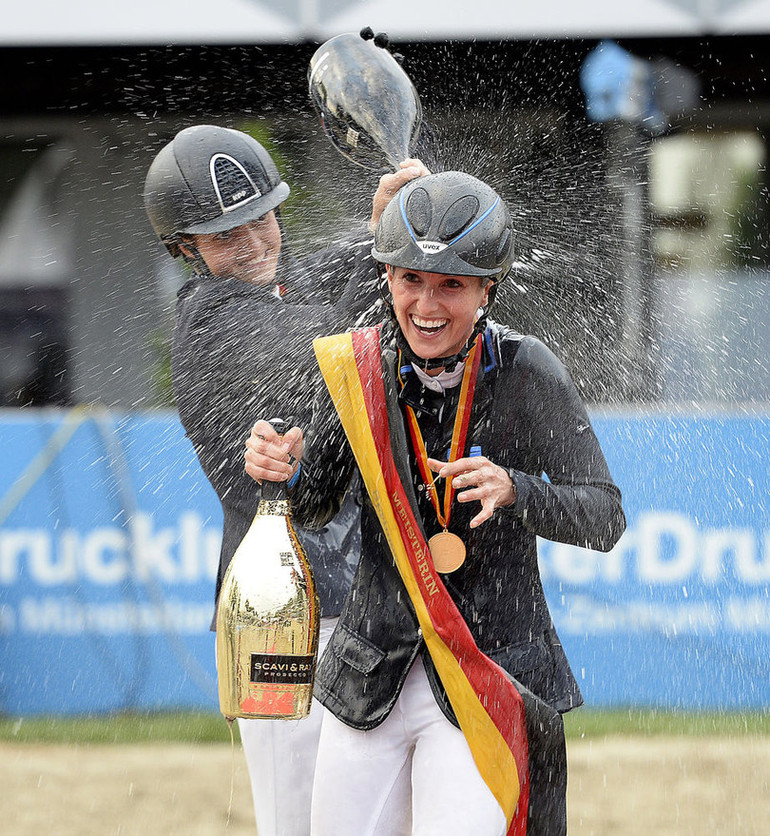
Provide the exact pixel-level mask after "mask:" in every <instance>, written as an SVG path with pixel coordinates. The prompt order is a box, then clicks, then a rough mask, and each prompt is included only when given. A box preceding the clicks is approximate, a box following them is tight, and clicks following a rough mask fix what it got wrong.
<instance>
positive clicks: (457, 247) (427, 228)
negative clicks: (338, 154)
mask: <svg viewBox="0 0 770 836" xmlns="http://www.w3.org/2000/svg"><path fill="white" fill-rule="evenodd" d="M372 256H373V258H374V259H375V260H376V261H379V262H380V263H382V264H389V265H391V266H392V267H404V268H406V269H409V270H420V271H424V272H427V273H442V274H444V275H448V276H481V277H485V278H489V279H491V280H493V281H500V280H501V279H504V278H505V277H506V275H507V274H508V273H509V271H510V268H511V262H512V258H513V229H512V222H511V216H510V214H509V212H508V208H507V206H506V205H505V202H504V201H503V199H502V198H501V197H500V196H499V195H498V194H497V192H495V190H494V189H492V188H491V187H490V186H488V185H487V184H486V183H483V182H482V181H481V180H478V179H477V178H476V177H472V176H471V175H470V174H465V173H464V172H461V171H443V172H440V173H438V174H430V175H428V176H426V177H420V178H418V179H416V180H410V181H409V182H408V183H407V184H406V185H405V186H404V187H403V188H401V189H400V190H399V192H398V194H397V195H396V196H395V197H394V198H393V200H391V201H390V203H389V204H388V205H387V207H386V208H385V211H384V212H383V213H382V216H381V218H380V221H379V223H378V224H377V231H376V233H375V236H374V247H373V248H372Z"/></svg>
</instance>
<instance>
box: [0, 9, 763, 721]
mask: <svg viewBox="0 0 770 836" xmlns="http://www.w3.org/2000/svg"><path fill="white" fill-rule="evenodd" d="M0 10H2V11H3V25H2V27H0V73H2V77H3V79H4V82H3V84H2V85H0V404H1V405H2V406H3V407H5V409H3V410H2V412H1V413H0V440H1V441H2V445H3V450H4V455H3V460H2V464H0V714H7V715H29V714H50V713H64V714H82V713H99V712H110V711H116V710H123V709H137V708H138V709H157V708H162V709H166V708H178V707H185V708H202V709H207V710H209V709H210V710H214V711H215V710H216V697H215V685H214V671H213V642H212V638H211V636H210V634H209V632H208V625H209V620H210V617H211V612H212V607H213V604H212V597H213V585H214V577H215V572H216V558H217V552H218V530H219V525H220V519H221V517H220V511H219V507H218V503H217V501H216V497H215V496H214V494H213V492H212V491H211V489H210V487H209V486H208V484H207V483H206V481H205V479H204V478H203V476H202V474H201V473H200V471H199V469H198V466H197V462H196V461H195V458H194V455H193V453H192V449H191V447H190V445H189V444H188V442H187V441H186V439H185V438H184V435H183V432H182V430H181V428H180V426H179V423H178V419H177V418H176V416H175V414H174V411H173V403H172V402H171V398H170V390H169V381H168V342H169V336H170V333H171V329H172V327H173V306H174V296H175V292H176V290H177V288H178V287H179V286H180V284H181V282H182V281H183V280H184V276H183V275H182V273H181V271H180V268H179V265H177V264H175V263H173V262H172V261H171V259H170V258H169V257H168V256H167V253H166V251H165V249H164V248H163V247H162V246H161V245H160V244H159V243H158V242H157V241H156V240H155V238H154V236H153V234H152V231H151V229H150V226H149V223H148V222H147V220H146V217H145V215H144V210H143V206H142V200H141V192H142V186H143V182H144V176H145V173H146V171H147V168H148V166H149V164H150V162H151V160H152V158H153V156H154V155H155V153H156V152H157V151H158V150H159V149H160V148H161V147H162V146H163V145H164V144H165V143H166V142H167V141H168V140H170V139H171V138H172V137H173V136H174V134H175V133H176V132H177V131H178V130H179V129H181V128H183V127H185V126H187V125H190V124H195V123H201V122H213V123H217V124H222V125H226V126H230V127H236V128H239V129H241V130H247V131H249V132H251V133H253V135H254V136H256V137H257V138H258V139H259V140H260V141H261V142H263V143H264V144H265V145H267V146H268V148H269V149H270V151H271V153H272V154H273V155H274V158H275V159H276V161H277V162H278V165H279V168H281V170H282V173H283V175H284V177H285V178H286V179H287V181H288V182H289V183H290V184H291V187H292V196H291V198H290V200H289V202H288V205H287V209H286V212H285V219H286V222H287V224H288V225H289V227H290V237H291V238H292V242H293V246H295V247H296V248H297V249H298V250H312V249H313V248H316V247H318V246H321V245H325V244H327V243H328V242H329V241H331V240H333V239H335V238H336V237H338V236H339V235H340V234H341V233H342V232H344V230H345V229H347V228H348V227H352V226H353V225H354V223H355V222H357V221H360V220H361V219H365V218H366V217H368V203H369V201H370V198H371V195H372V193H373V191H374V189H375V187H376V180H377V178H376V176H374V175H372V174H369V173H367V172H365V171H363V170H362V169H357V168H356V167H355V166H354V165H353V164H351V163H349V162H348V161H347V160H345V159H343V158H342V157H341V156H339V155H338V154H337V152H336V151H334V150H333V148H332V146H331V144H330V143H329V142H328V140H327V139H326V138H325V137H324V136H323V134H322V132H321V130H320V126H319V124H318V121H317V117H316V116H315V114H314V113H313V111H312V108H311V106H310V103H309V99H308V96H307V77H306V74H307V68H308V63H309V59H310V57H311V55H312V54H313V52H314V51H315V49H316V48H317V46H318V45H319V44H320V43H321V42H322V41H324V40H325V39H327V38H328V37H331V36H333V35H335V34H339V33H340V32H344V31H358V30H359V29H361V28H362V27H363V26H365V25H369V26H371V27H372V28H373V29H374V30H375V31H377V32H379V31H385V32H387V33H388V34H389V35H390V38H391V41H392V43H393V48H394V50H395V51H397V52H400V53H402V54H403V55H404V56H405V62H404V67H405V69H406V71H407V72H408V74H409V75H410V76H411V78H412V79H413V81H414V83H415V86H416V88H417V90H418V91H419V94H420V96H421V99H422V103H423V108H424V114H425V117H426V119H427V120H428V121H429V122H430V124H431V126H432V128H433V130H434V132H435V134H436V137H437V142H438V147H439V148H440V149H442V153H443V155H444V161H445V165H446V167H451V168H459V169H463V170H466V171H469V172H470V173H473V174H475V175H477V176H480V177H482V178H483V179H486V180H488V181H489V182H490V183H491V184H492V185H494V186H495V187H496V188H497V189H498V190H499V191H500V192H501V193H502V194H503V195H504V197H505V198H506V199H507V200H508V201H509V203H510V205H511V206H512V208H513V211H514V215H515V217H516V225H517V263H516V268H515V273H514V276H513V280H512V281H511V282H509V283H508V286H507V287H505V288H504V291H505V292H503V293H501V295H500V297H499V299H500V301H499V307H498V309H497V312H496V317H495V318H497V319H499V320H501V321H504V322H506V323H508V324H510V325H511V326H513V327H515V328H517V329H518V330H521V331H524V332H527V333H533V334H535V335H537V336H538V337H540V338H541V339H543V340H545V341H546V342H547V343H548V344H549V345H550V346H551V347H552V348H553V350H554V351H555V352H556V353H557V354H558V355H559V356H560V357H561V358H562V359H563V360H564V361H565V362H566V363H567V365H568V366H569V367H570V369H571V371H572V373H573V376H574V378H575V380H576V382H577V384H578V386H579V387H580V389H581V391H582V392H583V393H584V395H585V397H586V399H587V400H588V401H589V403H590V404H591V405H592V414H593V417H594V420H595V426H596V429H597V433H598V434H599V436H600V439H601V440H602V444H603V447H604V449H605V452H606V454H607V458H608V460H609V462H610V466H611V469H612V472H613V475H614V476H615V479H616V481H617V482H618V484H619V485H620V486H621V488H622V489H623V491H624V496H625V505H626V510H627V515H628V519H629V529H628V532H627V533H626V535H625V536H624V538H623V540H622V541H621V543H620V544H619V545H618V546H617V547H616V549H615V550H613V552H612V553H611V554H610V555H597V554H594V553H591V552H587V551H585V550H580V549H575V548H567V547H563V546H557V545H555V544H542V553H541V562H542V570H543V576H544V579H545V582H546V587H547V592H548V595H549V603H550V605H551V607H552V611H553V614H554V619H555V621H556V625H557V628H558V629H559V632H560V634H561V636H562V639H563V641H564V644H565V646H566V649H567V653H568V656H569V658H570V660H571V662H572V664H573V667H574V669H575V671H576V673H577V674H578V676H579V678H580V679H581V686H582V687H583V690H584V694H585V697H586V700H587V702H588V703H589V704H592V705H595V706H596V705H599V706H629V705H631V706H658V707H663V708H686V709H701V708H712V709H717V710H728V709H752V710H756V709H759V710H765V709H766V708H767V707H768V706H770V677H768V662H767V659H768V655H769V654H768V651H769V650H770V600H769V599H768V581H769V580H770V516H769V515H768V494H769V490H770V481H769V477H768V467H767V461H768V454H769V453H770V442H768V438H769V437H770V411H769V409H768V403H769V402H770V363H769V362H768V357H769V356H770V272H769V269H770V266H769V263H770V248H769V244H770V229H769V227H768V225H769V224H770V214H769V209H770V205H769V204H770V192H769V191H768V174H767V144H768V138H767V131H768V127H770V82H769V81H768V76H769V75H770V57H769V56H770V50H768V46H770V38H769V37H768V35H770V0H638V2H636V3H635V4H633V5H631V4H617V3H610V2H606V1H605V0H592V1H591V2H584V3H579V4H576V3H574V2H570V1H569V0H541V2H539V3H537V4H534V3H511V2H509V0H477V2H476V3H474V4H473V15H472V17H471V16H469V14H468V11H467V8H466V4H462V3H460V2H457V1H456V0H441V1H440V2H439V0H435V2H434V0H425V2H422V3H419V4H415V3H413V2H411V3H407V2H405V0H368V2H363V0H292V1H291V2H290V1H289V0H284V2H282V3H281V4H280V7H279V4H276V3H272V2H267V0H218V2H216V3H213V2H210V0H186V2H182V1H181V0H166V2H163V3H158V2H157V0H156V2H153V3H150V2H148V0H135V2H133V3H131V4H123V5H120V6H119V5H118V4H107V3H95V2H91V0H72V2H70V3H68V4H64V5H63V4H61V3H58V2H53V0H51V1H50V2H46V0H28V1H27V2H26V3H24V4H19V3H17V2H15V0H14V2H10V0H2V2H0ZM254 327H255V329H258V328H259V323H255V324H254ZM276 371H277V373H280V370H276Z"/></svg>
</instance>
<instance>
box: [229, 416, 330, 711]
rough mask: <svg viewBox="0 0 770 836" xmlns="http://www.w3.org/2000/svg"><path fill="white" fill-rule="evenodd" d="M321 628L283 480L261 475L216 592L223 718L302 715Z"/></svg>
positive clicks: (308, 699) (307, 708)
mask: <svg viewBox="0 0 770 836" xmlns="http://www.w3.org/2000/svg"><path fill="white" fill-rule="evenodd" d="M275 423H277V422H274V424H275ZM318 629H319V608H318V598H317V596H316V592H315V586H314V584H313V576H312V573H311V569H310V564H309V562H308V559H307V556H306V555H305V552H304V550H303V548H302V545H301V543H300V542H299V540H298V538H297V535H296V533H295V531H294V528H293V526H292V524H291V505H290V503H289V499H288V497H287V493H286V485H285V483H284V482H264V483H263V486H262V500H261V502H260V503H259V507H258V508H257V515H256V516H255V517H254V521H253V522H252V524H251V528H250V529H249V531H248V533H247V534H246V536H245V537H244V538H243V541H242V542H241V544H240V546H239V547H238V550H237V551H236V553H235V555H234V556H233V559H232V561H231V562H230V566H229V567H228V569H227V573H226V574H225V577H224V581H223V582H222V589H221V591H220V594H219V605H218V608H217V674H218V680H219V708H220V710H221V712H222V714H224V715H225V717H226V718H227V719H228V720H231V719H233V718H236V717H244V718H264V719H285V720H298V719H300V718H302V717H305V716H306V715H307V714H308V712H309V711H310V703H311V700H312V697H313V680H314V677H315V664H316V655H317V652H318Z"/></svg>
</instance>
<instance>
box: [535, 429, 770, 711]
mask: <svg viewBox="0 0 770 836" xmlns="http://www.w3.org/2000/svg"><path fill="white" fill-rule="evenodd" d="M593 423H594V427H595V429H596V432H597V435H598V436H599V439H600V441H601V444H602V449H603V450H604V452H605V454H606V457H607V460H608V462H609V465H610V470H611V472H612V474H613V477H614V479H615V481H616V482H617V484H618V485H619V486H620V488H621V490H622V491H623V505H624V508H625V511H626V517H627V520H628V529H627V531H626V532H625V534H624V535H623V537H622V539H621V541H620V542H619V543H618V545H617V546H616V547H615V548H614V549H613V550H612V551H611V552H610V553H609V554H600V553H595V552H591V551H587V550H585V549H578V548H573V547H569V546H564V545H562V544H557V543H548V542H544V541H543V542H541V543H540V550H539V555H540V563H541V571H542V575H543V578H544V584H545V588H546V592H547V595H548V601H549V606H550V608H551V611H552V614H553V618H554V622H555V624H556V626H557V629H558V631H559V635H560V637H561V639H562V642H563V644H564V647H565V650H566V652H567V656H568V658H569V659H570V662H571V664H572V666H573V670H574V671H575V674H576V676H577V677H578V679H579V681H580V683H581V688H582V689H583V694H584V697H585V699H586V702H587V703H588V704H591V705H601V706H626V705H644V706H660V707H666V708H684V709H695V708H698V709H700V708H704V709H706V708H708V709H718V708H725V709H728V708H729V709H748V708H758V707H767V706H770V662H769V661H768V660H769V659H770V598H769V597H768V590H769V589H770V586H769V583H770V515H769V514H768V508H769V503H770V468H769V467H768V461H769V460H770V440H769V439H770V418H768V416H761V417H760V416H753V417H739V416H720V415H714V416H708V417H707V416H697V417H696V416H687V415H677V414H671V415H658V416H655V415H643V416H623V417H612V418H598V417H594V419H593Z"/></svg>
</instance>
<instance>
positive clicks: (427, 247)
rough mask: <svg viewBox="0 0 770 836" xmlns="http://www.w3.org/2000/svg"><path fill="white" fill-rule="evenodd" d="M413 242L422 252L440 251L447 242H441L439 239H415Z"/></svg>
mask: <svg viewBox="0 0 770 836" xmlns="http://www.w3.org/2000/svg"><path fill="white" fill-rule="evenodd" d="M415 244H417V246H418V247H419V248H420V249H421V250H422V251H423V252H424V253H440V252H441V251H442V250H445V249H446V248H447V246H448V245H447V244H442V243H441V241H415Z"/></svg>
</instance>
